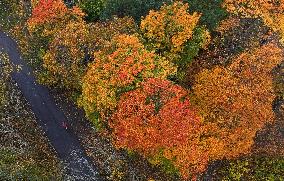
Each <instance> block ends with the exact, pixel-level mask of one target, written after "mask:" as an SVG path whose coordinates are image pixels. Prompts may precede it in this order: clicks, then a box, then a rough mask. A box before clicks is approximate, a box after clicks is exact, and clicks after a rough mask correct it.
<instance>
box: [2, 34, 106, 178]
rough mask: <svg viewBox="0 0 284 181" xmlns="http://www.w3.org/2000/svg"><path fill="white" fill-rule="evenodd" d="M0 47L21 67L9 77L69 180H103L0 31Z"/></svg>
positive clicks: (45, 92) (14, 46)
mask: <svg viewBox="0 0 284 181" xmlns="http://www.w3.org/2000/svg"><path fill="white" fill-rule="evenodd" d="M0 47H2V49H4V50H5V51H6V52H7V53H8V55H9V59H10V62H11V63H12V64H13V66H15V67H20V68H18V70H14V71H13V73H12V78H13V79H14V80H15V81H16V83H17V85H18V87H19V88H20V90H21V92H22V94H23V96H24V97H25V99H26V100H27V101H28V103H29V104H30V106H31V108H32V111H33V112H34V114H35V116H36V118H37V123H38V124H39V125H40V127H41V128H42V129H43V131H44V132H45V134H46V136H47V138H48V139H49V142H50V144H51V146H52V147H53V148H54V149H55V151H56V152H57V154H58V157H59V159H60V160H62V161H63V163H64V164H63V165H64V166H65V170H66V172H67V175H68V178H69V179H70V180H102V179H101V178H100V177H99V172H98V170H97V168H96V167H95V166H94V164H93V163H92V162H91V161H90V159H89V158H88V157H87V155H86V153H85V151H84V149H83V148H82V146H81V144H80V142H79V140H78V138H77V136H76V135H75V134H74V133H73V132H72V131H71V130H69V129H68V128H67V129H66V127H64V126H63V125H64V122H68V121H67V120H66V117H65V115H64V113H63V112H62V111H61V110H60V109H59V107H58V106H57V105H56V104H55V101H54V100H53V98H52V97H51V96H50V94H49V92H48V89H47V88H46V87H44V86H43V85H40V84H38V83H37V82H36V78H35V77H34V75H33V74H32V70H31V68H30V67H29V66H28V65H27V64H26V63H25V62H24V61H23V59H22V58H21V56H20V53H19V51H18V48H17V43H16V42H15V41H14V40H13V39H11V38H10V37H9V36H7V35H6V34H5V33H3V32H0ZM15 111H17V110H15ZM35 139H36V138H35ZM69 179H68V180H69Z"/></svg>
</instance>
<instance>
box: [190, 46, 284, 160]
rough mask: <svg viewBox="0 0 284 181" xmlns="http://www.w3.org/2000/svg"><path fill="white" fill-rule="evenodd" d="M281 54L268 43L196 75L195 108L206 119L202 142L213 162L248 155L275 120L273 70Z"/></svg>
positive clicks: (275, 47)
mask: <svg viewBox="0 0 284 181" xmlns="http://www.w3.org/2000/svg"><path fill="white" fill-rule="evenodd" d="M281 55H282V53H281V49H279V48H278V47H277V46H276V45H274V44H268V45H265V46H262V47H260V48H258V49H255V50H253V51H251V52H247V53H242V54H241V55H240V56H239V57H237V58H236V60H234V62H233V63H232V64H231V65H229V66H228V67H227V68H222V67H216V68H214V69H212V70H204V71H202V72H201V73H199V74H198V75H197V78H196V84H195V85H194V87H193V90H194V96H193V98H194V105H195V106H197V108H198V110H199V112H200V113H201V114H202V115H203V117H204V120H205V121H204V124H203V125H202V132H203V133H202V137H201V138H202V139H201V140H200V141H201V142H203V143H204V145H206V147H207V150H208V154H209V158H210V160H216V159H223V158H228V159H230V158H234V157H237V156H239V155H241V154H247V153H249V151H250V149H251V147H252V145H253V142H254V140H253V139H254V137H255V135H256V132H257V131H258V130H260V129H261V128H263V127H264V125H265V124H266V123H270V122H273V121H274V113H273V110H272V102H273V100H274V98H275V95H274V93H273V84H272V75H271V70H272V69H273V67H275V66H276V65H277V64H279V63H280V62H281Z"/></svg>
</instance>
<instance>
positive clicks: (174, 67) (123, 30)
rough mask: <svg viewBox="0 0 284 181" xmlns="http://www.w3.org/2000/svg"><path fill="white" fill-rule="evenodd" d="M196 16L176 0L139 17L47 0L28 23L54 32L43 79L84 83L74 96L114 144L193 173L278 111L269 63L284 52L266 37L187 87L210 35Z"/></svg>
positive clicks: (238, 147) (231, 150) (243, 143)
mask: <svg viewBox="0 0 284 181" xmlns="http://www.w3.org/2000/svg"><path fill="white" fill-rule="evenodd" d="M228 2H229V1H228ZM200 16H201V14H198V13H193V14H190V13H188V5H187V4H184V3H182V2H179V1H176V2H174V3H172V4H170V5H164V6H162V7H161V9H160V10H157V11H150V12H149V14H148V15H147V16H146V17H145V18H143V19H142V21H141V24H140V27H139V26H137V25H136V24H135V23H134V21H133V19H132V18H129V17H125V18H114V19H113V20H109V21H106V22H96V23H86V22H85V21H84V20H83V13H82V12H81V10H80V9H78V8H76V7H74V8H73V9H68V8H67V7H66V6H65V5H64V3H63V2H61V1H60V0H56V1H51V0H50V1H44V0H42V1H39V3H38V5H37V6H36V7H35V8H34V10H33V14H32V17H31V18H30V19H29V21H28V25H29V30H30V33H31V34H36V35H37V36H41V37H42V38H44V39H45V41H46V42H48V49H47V50H46V51H44V52H43V56H42V60H43V62H42V64H43V66H44V68H45V70H46V71H47V79H46V80H45V83H48V84H50V85H57V86H58V85H59V86H61V87H63V88H65V89H68V90H71V91H73V92H76V93H79V94H80V96H78V97H77V98H78V99H77V101H78V104H79V105H80V106H81V107H82V108H83V109H84V110H85V112H86V115H87V117H88V118H89V119H90V121H92V122H93V123H95V125H96V126H97V128H99V129H101V130H102V129H108V130H109V134H110V135H111V137H112V139H113V143H114V145H115V146H116V147H117V148H123V149H126V150H131V151H136V152H138V153H140V154H142V155H143V156H145V157H147V158H148V159H149V160H150V161H151V163H154V164H157V165H164V164H167V162H171V163H172V165H173V166H174V167H175V168H176V169H177V170H178V171H179V173H180V174H181V175H182V176H183V177H185V178H188V177H195V176H196V175H197V174H199V173H201V172H203V171H205V169H206V167H207V165H208V163H209V162H211V161H214V160H218V159H223V158H234V157H237V156H239V155H241V154H246V153H248V152H249V151H250V149H251V146H252V144H253V138H254V136H255V134H256V132H257V131H258V130H259V129H261V128H262V127H263V126H264V125H265V124H266V123H269V122H272V121H273V119H274V115H273V111H272V107H271V104H272V101H273V99H274V94H273V89H272V87H273V86H272V78H271V74H270V71H271V70H272V68H273V67H274V66H276V65H277V64H279V63H280V60H281V50H280V49H279V48H278V47H277V46H276V45H274V44H268V45H264V46H262V47H259V48H256V49H254V50H250V51H248V52H244V53H242V54H240V55H239V56H238V57H235V58H234V60H232V61H231V62H232V64H230V65H228V66H227V67H221V66H216V67H214V68H213V69H210V70H207V69H206V70H202V71H201V72H200V73H198V74H197V75H196V76H195V79H196V80H195V83H194V85H191V86H192V91H191V92H189V91H188V90H186V89H185V88H183V87H181V86H180V85H178V84H177V83H179V82H180V81H182V80H183V79H184V77H185V75H186V73H188V72H186V71H187V67H188V66H190V64H189V63H190V62H191V61H192V60H193V58H194V57H195V56H197V54H198V52H199V50H200V49H205V48H206V47H207V45H208V44H209V42H210V34H209V31H207V29H206V28H205V27H204V26H200V25H199V24H198V22H199V19H200ZM169 78H171V80H177V81H176V82H175V83H174V82H172V81H170V80H169Z"/></svg>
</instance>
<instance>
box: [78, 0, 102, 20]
mask: <svg viewBox="0 0 284 181" xmlns="http://www.w3.org/2000/svg"><path fill="white" fill-rule="evenodd" d="M78 5H79V7H80V8H81V9H82V10H83V11H84V12H85V13H86V17H85V19H86V20H87V21H89V22H90V21H97V20H99V19H100V17H101V15H102V11H103V9H104V5H105V0H81V1H79V2H78Z"/></svg>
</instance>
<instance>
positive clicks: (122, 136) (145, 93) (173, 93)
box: [110, 78, 207, 177]
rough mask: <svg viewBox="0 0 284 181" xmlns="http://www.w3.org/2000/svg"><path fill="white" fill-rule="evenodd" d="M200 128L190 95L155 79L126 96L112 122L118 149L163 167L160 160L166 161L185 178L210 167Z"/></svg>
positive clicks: (175, 86)
mask: <svg viewBox="0 0 284 181" xmlns="http://www.w3.org/2000/svg"><path fill="white" fill-rule="evenodd" d="M200 125H201V118H200V117H199V116H198V115H197V114H196V111H195V110H194V108H193V107H192V106H191V103H190V100H189V97H188V92H187V91H186V90H185V89H183V88H182V87H180V86H178V85H174V84H173V83H171V82H170V81H168V80H161V79H155V78H151V79H148V80H146V81H145V82H143V83H142V85H141V87H139V88H138V89H136V90H133V91H130V92H127V93H125V94H123V95H122V96H121V98H120V100H119V103H118V106H117V111H116V112H115V113H114V114H113V116H112V118H111V121H110V127H111V128H112V129H113V133H112V136H113V139H114V143H115V145H116V147H117V148H124V149H127V150H131V151H136V152H139V153H140V154H142V155H144V156H146V157H148V158H149V157H153V158H154V159H152V161H153V160H155V161H154V162H155V164H163V161H162V159H160V158H166V159H168V160H170V161H171V162H172V163H173V165H174V166H175V167H176V168H178V169H179V171H180V172H181V173H182V175H183V176H184V177H188V176H189V171H190V172H191V173H198V172H201V171H203V170H204V169H205V166H206V164H207V157H206V155H205V154H203V152H202V151H201V150H200V149H198V148H199V147H200V145H199V142H198V137H199V132H200ZM161 152H162V153H161ZM161 154H162V156H161ZM193 165H194V166H193ZM197 165H198V166H197Z"/></svg>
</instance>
